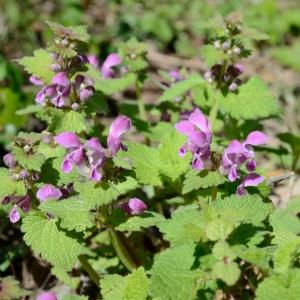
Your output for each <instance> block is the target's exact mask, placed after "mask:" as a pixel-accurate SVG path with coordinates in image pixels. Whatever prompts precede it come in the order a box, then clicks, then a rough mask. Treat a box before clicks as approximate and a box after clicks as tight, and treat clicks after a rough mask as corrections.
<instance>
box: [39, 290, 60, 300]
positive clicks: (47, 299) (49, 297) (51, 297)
mask: <svg viewBox="0 0 300 300" xmlns="http://www.w3.org/2000/svg"><path fill="white" fill-rule="evenodd" d="M36 300H57V297H56V295H55V294H54V293H51V292H43V293H41V294H39V295H38V296H37V298H36Z"/></svg>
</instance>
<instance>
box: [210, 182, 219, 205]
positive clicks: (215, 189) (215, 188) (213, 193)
mask: <svg viewBox="0 0 300 300" xmlns="http://www.w3.org/2000/svg"><path fill="white" fill-rule="evenodd" d="M217 195H218V186H217V185H215V186H213V188H212V191H211V200H212V201H215V200H216V198H217Z"/></svg>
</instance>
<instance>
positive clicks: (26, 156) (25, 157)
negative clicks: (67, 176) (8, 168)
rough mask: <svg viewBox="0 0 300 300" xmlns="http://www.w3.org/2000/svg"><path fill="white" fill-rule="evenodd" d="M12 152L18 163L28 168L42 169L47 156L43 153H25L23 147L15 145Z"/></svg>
mask: <svg viewBox="0 0 300 300" xmlns="http://www.w3.org/2000/svg"><path fill="white" fill-rule="evenodd" d="M12 154H13V155H14V157H15V159H16V160H17V161H18V163H19V164H20V165H21V166H22V167H23V168H24V169H27V170H35V171H40V170H41V167H42V165H43V164H44V162H45V161H46V157H45V156H44V155H43V154H41V153H25V152H24V150H23V148H21V147H19V146H14V147H13V150H12Z"/></svg>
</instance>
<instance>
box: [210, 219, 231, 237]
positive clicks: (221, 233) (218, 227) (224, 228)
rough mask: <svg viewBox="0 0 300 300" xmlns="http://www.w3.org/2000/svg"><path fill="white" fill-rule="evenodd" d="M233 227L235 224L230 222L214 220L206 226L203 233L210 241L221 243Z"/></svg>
mask: <svg viewBox="0 0 300 300" xmlns="http://www.w3.org/2000/svg"><path fill="white" fill-rule="evenodd" d="M234 227H235V224H234V223H233V222H231V221H230V220H226V219H222V218H215V219H213V220H211V221H210V222H209V223H208V224H207V226H206V228H205V232H206V235H207V237H208V238H209V239H210V240H211V241H223V240H225V239H226V238H227V237H228V236H229V234H230V233H231V232H232V231H233V229H234Z"/></svg>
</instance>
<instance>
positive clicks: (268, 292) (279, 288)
mask: <svg viewBox="0 0 300 300" xmlns="http://www.w3.org/2000/svg"><path fill="white" fill-rule="evenodd" d="M299 297H300V271H299V269H296V270H289V272H287V273H285V274H280V275H274V276H271V277H267V278H265V279H264V281H263V282H261V283H260V284H259V285H258V288H257V290H256V298H255V299H256V300H270V299H272V300H282V299H289V300H298V299H299Z"/></svg>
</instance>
